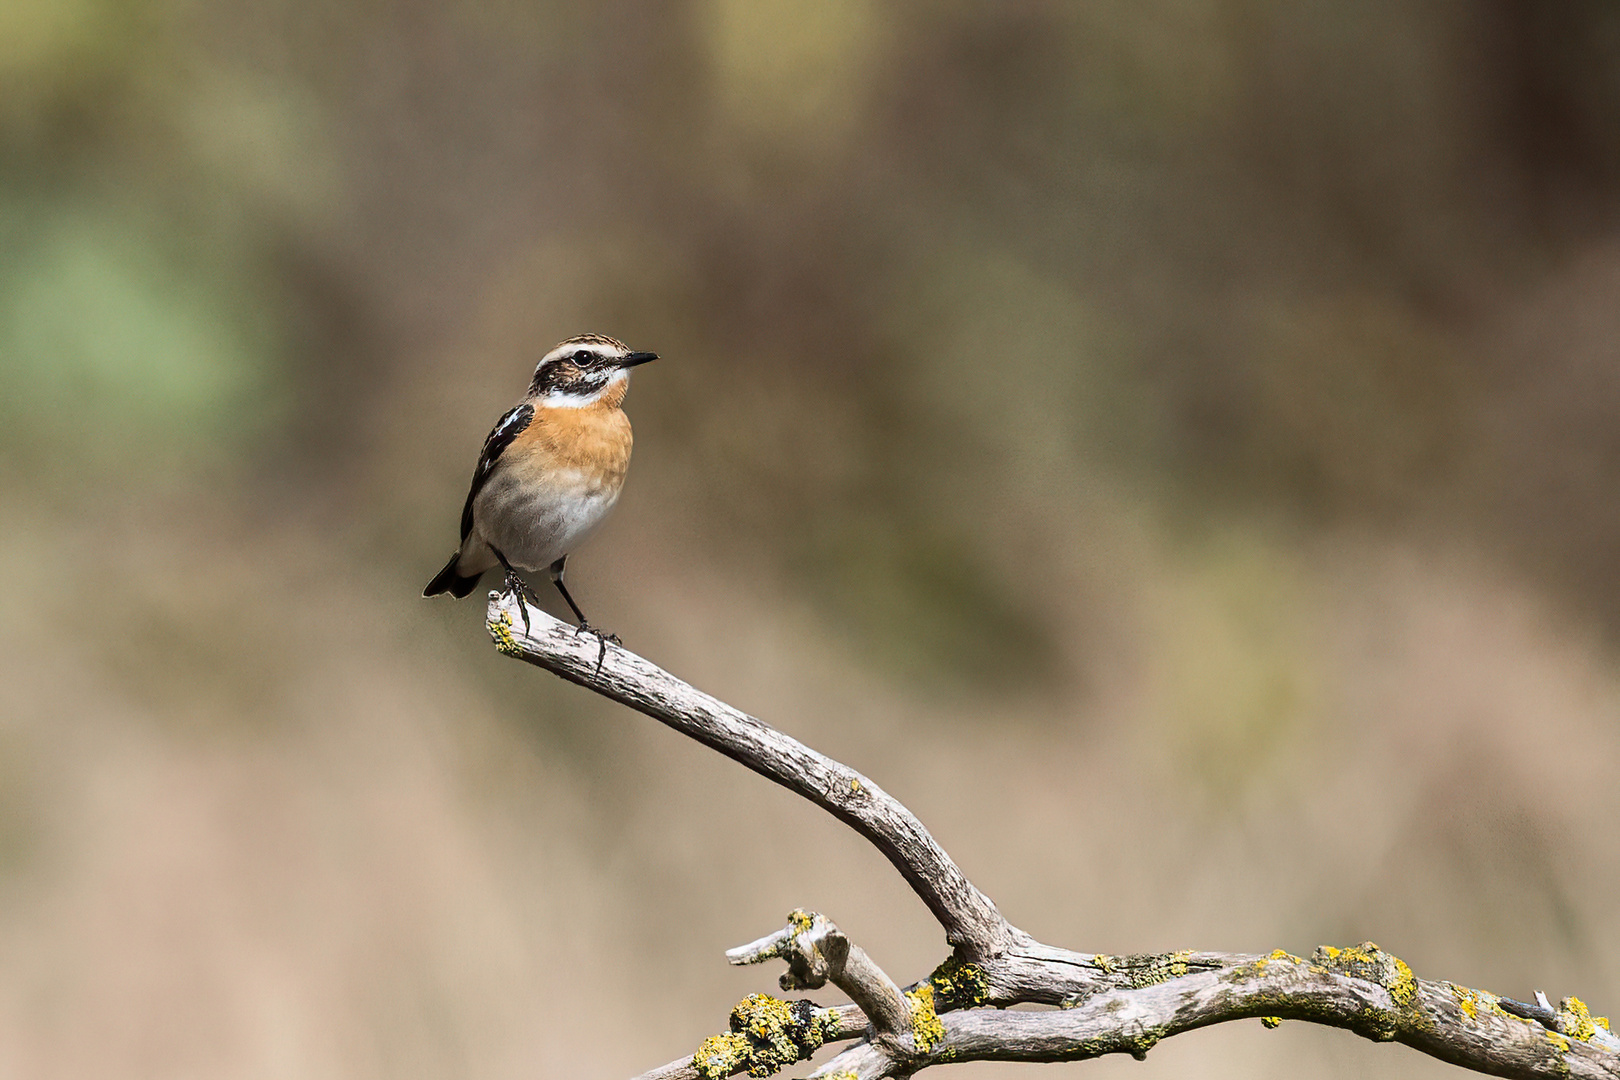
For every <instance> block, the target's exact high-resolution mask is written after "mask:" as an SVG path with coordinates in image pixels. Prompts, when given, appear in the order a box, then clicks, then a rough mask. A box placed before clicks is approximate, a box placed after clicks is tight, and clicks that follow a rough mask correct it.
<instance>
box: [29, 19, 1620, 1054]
mask: <svg viewBox="0 0 1620 1080" xmlns="http://www.w3.org/2000/svg"><path fill="white" fill-rule="evenodd" d="M587 330H589V331H597V332H601V333H609V334H613V335H615V336H618V337H621V338H623V339H624V340H625V341H627V342H628V343H630V345H631V346H632V347H634V348H640V349H656V350H658V351H659V352H661V353H662V354H663V355H664V357H665V360H664V361H662V362H660V363H658V364H655V365H652V366H651V367H648V368H645V369H643V371H642V372H641V373H638V375H637V378H636V385H635V387H634V390H633V392H632V394H631V397H630V401H629V411H630V413H631V415H632V418H633V419H634V421H635V424H636V431H637V441H638V451H637V456H636V462H635V467H634V468H633V469H632V472H631V478H630V484H629V486H628V489H627V491H626V494H625V497H624V499H623V501H622V503H621V505H620V508H619V510H618V512H617V514H616V516H615V518H614V519H613V520H612V521H611V522H610V524H609V527H608V528H606V529H605V530H604V531H603V532H602V533H601V534H600V535H599V536H598V538H596V539H595V540H593V541H592V542H591V543H590V544H589V545H588V546H587V547H586V548H584V549H583V550H582V551H581V552H580V553H579V555H578V557H577V559H576V560H575V561H574V563H573V564H572V565H571V567H570V570H571V575H570V579H571V581H572V582H574V583H575V585H576V588H575V592H576V595H578V596H579V597H580V598H581V600H582V602H583V603H584V605H585V606H586V609H587V610H588V611H589V612H591V613H592V615H593V617H594V618H596V619H598V620H599V621H600V622H601V623H602V624H603V625H606V626H608V627H610V628H612V629H614V630H617V631H618V632H619V633H620V634H622V635H623V637H624V638H625V640H626V642H627V643H628V644H629V645H630V646H631V647H633V648H635V649H637V650H639V651H641V652H643V653H645V654H646V655H648V656H650V657H652V658H654V659H655V660H657V661H659V662H661V663H663V664H665V665H666V666H668V667H670V668H672V669H673V670H674V671H676V672H678V673H680V674H682V675H683V676H685V677H687V678H689V679H691V680H692V681H693V682H695V683H697V684H698V685H699V686H701V687H703V688H705V689H707V690H710V691H712V692H714V693H717V694H719V695H721V696H722V697H725V698H727V699H728V700H730V701H732V702H733V703H735V704H737V705H739V706H741V707H744V708H748V709H750V710H752V711H755V712H757V713H758V714H760V715H762V716H764V717H765V718H767V719H769V720H771V721H773V722H775V723H777V724H778V725H779V726H781V727H783V728H784V729H785V730H787V731H789V732H791V733H792V734H794V735H797V736H799V737H801V738H803V739H805V740H806V741H808V742H810V743H811V744H812V745H814V746H816V747H817V748H819V749H821V750H823V751H825V752H827V753H830V754H833V755H835V756H837V757H840V758H842V759H843V760H845V761H847V762H849V763H850V764H852V765H854V766H855V767H857V768H860V769H862V770H864V771H866V772H868V773H869V774H870V775H872V776H873V777H874V778H876V779H878V780H879V781H881V782H882V783H883V784H884V785H885V786H886V787H888V788H889V790H891V791H893V792H894V793H895V794H897V795H898V796H899V797H901V798H902V799H903V800H905V801H906V802H907V803H908V804H909V805H910V806H911V807H912V808H913V809H914V810H915V811H916V812H917V813H918V814H919V815H920V816H921V817H922V819H923V820H924V821H925V822H926V823H927V824H928V825H929V826H930V827H931V828H932V829H933V830H934V832H935V833H936V834H937V835H938V836H939V838H940V839H941V840H942V842H943V843H944V844H945V845H946V846H947V848H948V849H949V850H950V851H951V852H952V853H953V854H954V855H955V857H956V858H957V859H958V861H959V862H961V863H962V865H963V866H964V867H965V868H966V869H967V871H968V873H969V874H970V875H971V876H973V878H974V879H975V880H976V881H977V883H978V884H979V885H980V887H982V888H983V889H984V890H985V891H986V892H988V893H989V894H990V895H991V896H992V897H993V898H994V899H995V900H996V901H997V902H998V903H999V904H1000V906H1001V907H1002V909H1003V910H1004V911H1005V912H1006V913H1007V914H1008V916H1009V917H1010V918H1011V919H1012V920H1013V921H1014V922H1016V923H1018V924H1019V925H1021V926H1024V927H1026V928H1027V929H1029V930H1030V931H1031V932H1033V933H1035V934H1037V935H1038V936H1040V937H1042V938H1045V939H1046V940H1049V941H1052V942H1054V943H1059V944H1065V945H1069V946H1071V947H1075V948H1080V949H1088V950H1101V951H1107V952H1113V953H1121V952H1132V951H1140V950H1150V949H1164V948H1175V947H1199V948H1210V949H1245V950H1269V949H1271V948H1274V947H1278V946H1282V947H1286V948H1289V949H1291V950H1293V951H1296V952H1304V951H1308V950H1309V949H1310V948H1312V947H1313V946H1314V945H1316V944H1318V943H1320V942H1336V943H1346V942H1352V941H1359V940H1362V939H1365V938H1372V939H1374V940H1376V941H1377V942H1379V943H1380V944H1381V945H1383V946H1384V947H1385V948H1388V949H1390V950H1392V951H1394V952H1396V953H1398V954H1399V955H1401V956H1402V957H1404V958H1405V959H1407V960H1408V961H1409V962H1410V963H1411V964H1412V966H1413V967H1414V968H1415V969H1416V970H1417V971H1418V973H1419V974H1421V975H1425V976H1428V977H1432V978H1450V979H1453V980H1456V981H1458V982H1462V983H1467V984H1471V985H1476V986H1483V987H1486V988H1488V989H1492V990H1495V991H1497V992H1500V993H1509V994H1515V995H1517V996H1526V995H1528V994H1529V993H1530V992H1531V991H1532V990H1534V989H1535V988H1537V987H1540V988H1543V989H1545V990H1547V991H1548V992H1549V993H1551V994H1552V996H1553V997H1554V998H1557V997H1559V996H1561V995H1563V994H1571V993H1573V994H1578V995H1580V996H1582V997H1583V998H1585V999H1586V1000H1587V1001H1588V1002H1589V1003H1590V1004H1591V1005H1592V1007H1593V1010H1594V1012H1602V1013H1608V1012H1610V1011H1613V1010H1620V948H1617V945H1616V938H1615V933H1614V929H1615V925H1616V916H1617V915H1620V841H1617V840H1616V838H1615V834H1614V832H1613V828H1612V826H1613V823H1614V821H1615V820H1616V816H1617V814H1620V785H1617V784H1616V764H1617V762H1620V666H1617V664H1616V658H1617V652H1616V631H1617V630H1620V499H1617V498H1616V483H1617V480H1620V352H1617V344H1616V343H1617V342H1620V9H1616V7H1615V6H1614V5H1612V4H1610V3H1607V2H1602V0H1555V2H1549V3H1543V4H1534V5H1530V4H1518V3H1509V2H1478V3H1472V4H1405V3H1392V2H1382V0H1379V2H1373V3H1360V4H1324V3H1302V4H1301V3H1295V4H1280V3H1272V2H1268V0H1231V2H1224V3H1201V2H1196V0H1152V2H1147V3H1143V2H1140V0H1137V2H1116V0H1109V2H1099V3H1091V4H1087V5H1058V4H1047V3H1006V4H995V5H989V4H986V5H972V4H960V3H947V4H934V5H920V4H919V5H891V4H881V3H876V2H868V0H823V2H820V3H817V4H814V5H799V4H789V3H783V2H780V0H771V2H766V0H691V2H686V3H679V2H659V0H639V2H631V0H623V2H618V0H611V2H607V3H601V4H594V5H572V4H560V3H559V4H554V5H547V4H536V3H513V2H495V3H490V2H479V3H474V2H464V0H451V2H449V3H445V2H442V0H432V2H430V0H399V2H396V3H390V4H383V3H361V2H356V3H345V4H336V3H327V2H319V0H258V2H254V3H249V2H246V0H194V2H191V3H158V2H150V0H6V2H5V3H4V4H3V5H0V506H3V518H4V528H3V529H0V566H3V567H4V569H5V574H6V579H7V584H6V588H5V590H4V594H3V595H4V600H3V602H0V957H3V959H0V1078H3V1080H11V1078H25V1077H26V1078H30V1080H34V1078H38V1080H56V1078H77V1077H98V1078H124V1077H129V1078H137V1077H141V1078H144V1077H164V1078H168V1077H199V1078H201V1077H209V1078H237V1077H240V1078H260V1077H265V1078H271V1077H300V1078H325V1077H331V1078H343V1080H363V1078H371V1077H377V1078H384V1077H386V1078H410V1077H423V1078H429V1077H433V1078H438V1077H469V1078H479V1080H501V1078H509V1077H510V1078H518V1077H540V1076H578V1077H609V1078H611V1077H621V1076H627V1075H630V1074H633V1073H636V1072H639V1071H641V1070H643V1069H645V1068H649V1067H651V1066H653V1065H657V1064H661V1063H663V1062H665V1061H668V1060H670V1059H672V1058H674V1057H677V1056H679V1055H681V1054H684V1053H689V1052H690V1051H691V1050H692V1048H693V1047H694V1046H695V1045H696V1043H697V1041H698V1040H699V1039H700V1038H701V1037H702V1036H704V1035H706V1034H709V1033H711V1032H714V1031H717V1030H720V1029H721V1028H722V1027H723V1025H724V1023H725V1016H726V1012H727V1010H728V1009H729V1007H730V1005H731V1004H732V1003H733V1002H734V1001H735V1000H736V999H737V998H739V997H741V996H743V995H744V994H746V993H748V992H751V991H754V990H760V989H769V988H770V987H772V986H774V981H775V975H776V972H774V971H766V970H763V969H748V970H742V971H738V970H732V969H729V968H727V967H726V966H725V964H724V962H723V959H722V957H721V955H720V954H721V950H723V949H724V948H726V947H728V946H732V945H736V944H740V943H742V942H744V941H747V940H749V939H751V938H753V937H755V936H757V935H759V934H762V933H765V932H767V931H769V930H771V929H773V928H775V927H776V926H778V925H780V923H781V919H782V916H783V914H784V913H785V912H786V911H787V910H788V909H789V908H792V907H795V906H800V905H803V906H806V907H815V908H819V909H820V910H823V911H826V912H827V913H828V914H830V915H831V916H832V917H834V918H835V919H837V920H838V921H839V922H840V923H841V924H842V925H843V926H844V927H845V928H846V929H848V930H850V931H851V933H852V934H854V935H855V936H856V937H857V938H858V939H859V940H861V941H862V942H863V943H864V944H865V945H866V947H867V948H868V949H869V951H871V952H872V953H873V955H874V956H875V957H876V958H877V959H878V960H879V961H880V962H881V963H883V964H885V965H886V966H887V967H888V969H889V970H890V971H891V972H892V973H893V974H894V975H895V976H896V977H897V978H899V979H901V980H902V981H906V980H911V979H916V978H920V977H921V976H923V975H925V974H926V973H927V971H928V970H929V969H930V968H931V967H932V966H933V965H934V963H936V962H937V961H938V960H939V959H940V958H941V957H942V956H943V954H944V949H943V943H942V941H941V936H940V934H939V931H938V930H937V928H936V927H934V926H933V925H932V924H931V923H930V921H929V919H928V916H927V913H926V912H925V910H924V909H923V908H922V906H921V905H920V904H919V903H918V902H917V901H916V900H915V899H913V898H912V897H911V896H910V895H909V894H908V893H907V892H906V891H905V890H904V887H903V886H902V885H901V884H900V882H899V880H898V878H897V877H896V876H895V875H894V874H893V873H892V872H891V870H890V869H889V867H888V866H887V865H886V864H885V863H883V862H882V861H881V859H880V858H879V857H878V856H876V855H875V854H874V853H873V852H871V851H870V850H868V849H867V848H866V847H865V846H864V845H863V844H861V843H860V842H858V841H856V840H855V839H854V838H853V836H852V834H850V833H848V831H847V830H845V829H843V828H842V827H841V826H838V825H837V824H835V823H834V822H832V821H831V820H830V819H828V818H827V817H826V816H825V815H822V814H820V813H818V812H815V811H813V810H811V809H810V808H809V807H808V806H806V805H803V804H801V803H800V802H798V801H796V800H795V799H793V798H791V797H790V796H788V795H786V794H784V793H781V792H779V791H777V790H775V789H774V788H772V787H770V786H769V785H767V784H766V783H765V782H763V781H761V780H759V779H757V778H755V777H753V776H751V775H749V774H746V773H744V772H743V771H741V770H740V769H739V768H737V767H736V766H733V765H731V764H730V763H728V762H725V761H723V760H721V759H720V758H718V757H717V756H716V755H714V754H712V753H710V752H707V751H704V750H702V749H700V748H698V747H697V746H695V745H691V744H688V743H686V742H684V741H682V740H681V739H679V738H677V737H675V736H674V735H672V734H670V733H669V732H667V731H664V730H663V729H661V728H658V727H657V726H656V725H654V724H652V723H651V722H650V721H647V720H645V719H643V718H640V717H637V716H635V715H632V714H629V713H627V712H625V711H624V710H622V709H618V708H614V707H610V706H608V705H606V704H605V703H603V702H600V701H597V700H595V699H593V698H592V697H590V696H589V695H587V694H585V693H584V692H582V691H579V690H577V689H575V688H573V687H570V686H566V685H563V684H561V683H558V682H556V681H555V680H553V679H551V678H550V677H548V676H546V675H543V674H541V673H539V672H536V671H534V670H532V669H528V668H526V667H523V666H521V665H518V664H514V663H512V662H511V661H509V660H505V659H502V658H500V657H499V656H497V655H496V654H495V653H494V651H493V650H492V649H491V648H490V646H489V643H488V641H487V640H486V638H485V635H484V631H483V628H482V625H481V619H482V607H481V605H480V604H478V603H477V602H476V601H471V602H467V603H464V604H461V605H455V604H451V603H447V602H438V603H427V602H424V601H422V600H420V599H419V598H418V597H417V593H418V592H419V591H420V588H421V586H422V583H423V582H425V581H426V580H427V578H428V577H429V576H430V575H431V574H432V573H433V572H434V571H435V570H436V569H437V568H438V567H439V565H440V564H441V563H442V561H443V560H444V558H445V556H446V555H447V554H448V552H449V550H450V547H451V545H452V543H453V541H454V538H455V529H456V520H457V513H458V511H459V509H460V505H461V499H462V497H463V495H464V493H465V485H466V481H467V477H468V475H469V474H470V470H471V467H472V464H473V461H474V458H475V456H476V454H477V450H478V447H479V444H480V442H481V440H482V438H483V436H484V433H485V432H486V431H487V430H488V426H489V424H490V423H491V422H492V421H493V420H494V419H495V417H496V416H497V415H498V414H499V413H500V411H501V410H502V409H504V408H505V407H506V406H507V405H508V404H510V402H511V401H512V400H513V399H514V397H515V396H516V394H517V393H518V392H519V391H520V390H521V388H522V387H523V385H524V384H525V382H526V380H527V378H528V377H529V374H530V372H531V371H532V367H533V364H534V362H535V360H536V359H537V358H538V357H539V355H540V354H541V353H542V352H543V351H544V350H545V349H546V348H548V347H549V346H550V345H551V344H552V343H553V342H555V341H556V340H558V339H560V338H562V337H564V336H567V335H569V334H572V333H576V332H580V331H587ZM1057 1068H1059V1069H1061V1070H1062V1071H1064V1072H1065V1074H1069V1073H1072V1074H1075V1075H1078V1074H1080V1073H1081V1072H1089V1073H1091V1074H1095V1075H1099V1076H1114V1075H1121V1076H1123V1075H1126V1074H1129V1075H1131V1076H1148V1077H1172V1076H1174V1077H1185V1076H1239V1075H1242V1076H1257V1075H1258V1076H1275V1077H1293V1076H1299V1075H1309V1076H1323V1077H1352V1076H1374V1075H1376V1076H1436V1077H1437V1076H1440V1075H1442V1074H1444V1073H1447V1072H1449V1071H1450V1070H1449V1069H1448V1067H1445V1066H1441V1065H1439V1064H1437V1063H1435V1062H1432V1061H1428V1060H1425V1059H1422V1058H1420V1057H1419V1056H1418V1055H1416V1054H1415V1053H1413V1052H1411V1051H1407V1050H1404V1049H1401V1048H1396V1047H1387V1046H1373V1045H1371V1044H1367V1043H1363V1042H1360V1041H1359V1040H1357V1039H1355V1038H1354V1037H1352V1036H1350V1035H1348V1034H1345V1033H1341V1032H1334V1031H1327V1030H1318V1029H1309V1028H1306V1027H1304V1026H1302V1025H1295V1024H1289V1025H1284V1027H1283V1029H1282V1030H1280V1031H1278V1032H1265V1031H1263V1030H1262V1029H1261V1027H1260V1025H1259V1024H1258V1023H1245V1024H1241V1025H1232V1026H1229V1027H1227V1028H1222V1029H1219V1030H1215V1031H1209V1032H1203V1033H1198V1034H1194V1035H1190V1036H1187V1037H1184V1038H1178V1039H1176V1040H1173V1041H1172V1042H1170V1043H1166V1044H1165V1045H1164V1046H1162V1047H1161V1048H1159V1049H1158V1050H1156V1051H1155V1052H1154V1054H1153V1055H1152V1057H1151V1058H1150V1059H1149V1061H1148V1062H1147V1063H1146V1064H1145V1065H1137V1064H1135V1063H1134V1062H1129V1061H1105V1062H1101V1063H1095V1064H1089V1065H1069V1066H1059V1067H1057ZM800 1071H801V1072H803V1071H807V1070H800ZM962 1071H964V1072H966V1073H967V1074H970V1075H974V1076H978V1077H991V1076H994V1077H1012V1076H1028V1075H1031V1074H1032V1072H1034V1071H1035V1070H1032V1069H1030V1068H1018V1067H999V1066H994V1067H993V1066H976V1067H965V1068H964V1069H963V1070H962Z"/></svg>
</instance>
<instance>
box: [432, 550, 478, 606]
mask: <svg viewBox="0 0 1620 1080" xmlns="http://www.w3.org/2000/svg"><path fill="white" fill-rule="evenodd" d="M460 561H461V552H459V551H458V552H456V553H455V554H454V555H452V556H450V561H449V562H447V563H445V564H444V569H443V570H440V571H439V572H438V573H437V574H435V575H434V576H433V580H432V581H430V582H428V583H427V588H425V589H423V590H422V595H423V596H438V595H439V594H440V593H444V592H447V593H449V594H450V595H451V596H453V597H455V598H456V599H457V600H460V599H461V598H462V597H463V596H466V595H467V594H468V593H470V592H472V591H473V590H474V589H476V588H477V587H478V579H479V578H481V577H483V576H484V572H483V571H482V570H480V571H479V572H478V573H476V574H474V575H472V576H471V577H467V576H466V575H463V574H458V573H457V572H456V564H457V563H458V562H460Z"/></svg>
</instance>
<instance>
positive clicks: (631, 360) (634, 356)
mask: <svg viewBox="0 0 1620 1080" xmlns="http://www.w3.org/2000/svg"><path fill="white" fill-rule="evenodd" d="M656 359H658V354H657V353H655V352H633V353H625V354H624V356H622V357H620V359H619V366H620V367H635V366H636V365H637V364H645V363H646V362H647V361H649V360H656Z"/></svg>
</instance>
